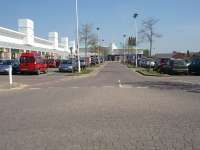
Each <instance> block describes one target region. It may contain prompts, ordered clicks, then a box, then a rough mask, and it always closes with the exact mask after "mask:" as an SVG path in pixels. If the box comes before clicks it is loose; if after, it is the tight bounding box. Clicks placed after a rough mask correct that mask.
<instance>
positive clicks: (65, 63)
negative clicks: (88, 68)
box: [59, 59, 78, 72]
mask: <svg viewBox="0 0 200 150" xmlns="http://www.w3.org/2000/svg"><path fill="white" fill-rule="evenodd" d="M77 69H78V65H77V62H76V60H75V59H69V60H62V61H61V63H60V66H59V71H60V72H74V71H76V70H77Z"/></svg>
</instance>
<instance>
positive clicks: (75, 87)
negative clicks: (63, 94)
mask: <svg viewBox="0 0 200 150" xmlns="http://www.w3.org/2000/svg"><path fill="white" fill-rule="evenodd" d="M71 88H72V89H78V88H80V87H77V86H74V87H71Z"/></svg>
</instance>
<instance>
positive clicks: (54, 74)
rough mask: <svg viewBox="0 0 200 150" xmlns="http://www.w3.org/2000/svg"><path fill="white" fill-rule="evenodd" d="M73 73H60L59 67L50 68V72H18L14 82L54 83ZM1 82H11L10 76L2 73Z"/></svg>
mask: <svg viewBox="0 0 200 150" xmlns="http://www.w3.org/2000/svg"><path fill="white" fill-rule="evenodd" d="M72 75H73V74H72V73H70V72H68V73H67V72H66V73H60V72H58V69H57V68H50V69H48V73H46V74H40V75H35V74H24V75H22V74H17V75H13V82H14V83H20V84H24V85H28V86H34V85H40V84H45V83H54V82H59V81H61V80H63V79H68V78H69V77H71V76H72ZM0 84H5V85H6V84H9V76H8V75H0Z"/></svg>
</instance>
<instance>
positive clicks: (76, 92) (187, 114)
mask: <svg viewBox="0 0 200 150" xmlns="http://www.w3.org/2000/svg"><path fill="white" fill-rule="evenodd" d="M51 77H52V78H48V79H45V83H46V84H35V85H33V86H30V87H28V88H25V89H23V90H20V91H9V92H0V149H1V150H12V149H13V150H27V149H29V150H35V149H37V150H38V149H39V150H55V149H56V150H143V149H144V150H158V149H160V150H198V149H200V86H199V85H198V84H196V83H183V82H179V81H176V80H173V79H171V77H170V78H168V77H162V78H157V77H144V76H141V75H139V74H137V73H135V72H132V71H130V70H129V69H128V68H126V67H125V66H123V65H121V64H119V63H108V64H106V65H105V66H104V67H103V68H101V69H100V72H99V73H98V74H97V75H95V76H89V77H85V78H77V79H74V80H63V78H61V79H62V80H61V79H60V80H61V81H60V82H49V81H51V80H53V79H55V78H57V77H54V76H51ZM35 80H37V79H35ZM38 80H39V81H40V82H41V83H42V76H41V79H38ZM46 80H47V81H48V82H46ZM37 83H39V82H38V81H37Z"/></svg>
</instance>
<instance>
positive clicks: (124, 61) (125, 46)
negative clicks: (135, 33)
mask: <svg viewBox="0 0 200 150" xmlns="http://www.w3.org/2000/svg"><path fill="white" fill-rule="evenodd" d="M123 37H124V59H123V61H124V64H125V47H126V34H124V35H123Z"/></svg>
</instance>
